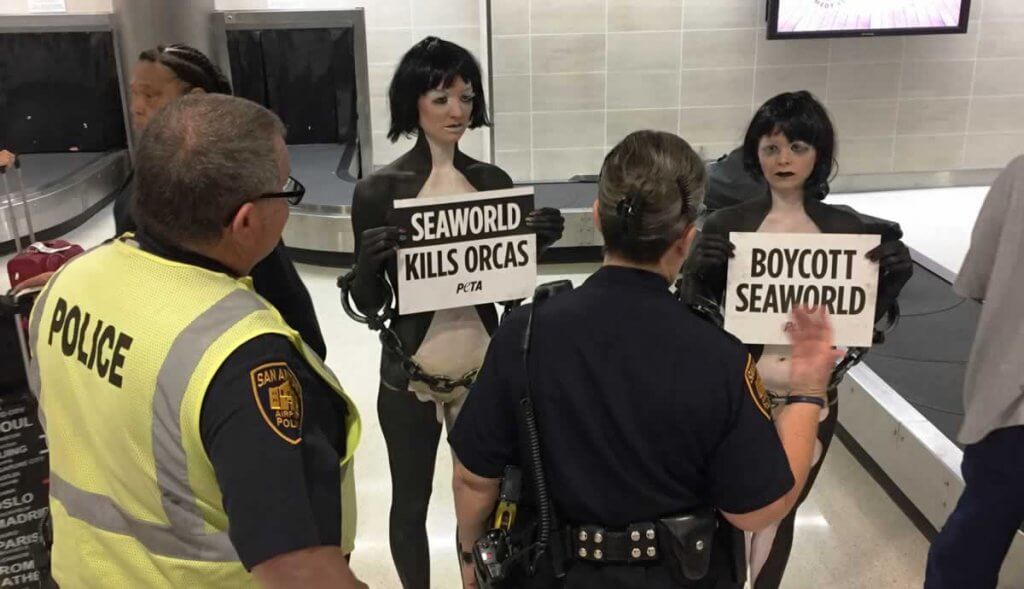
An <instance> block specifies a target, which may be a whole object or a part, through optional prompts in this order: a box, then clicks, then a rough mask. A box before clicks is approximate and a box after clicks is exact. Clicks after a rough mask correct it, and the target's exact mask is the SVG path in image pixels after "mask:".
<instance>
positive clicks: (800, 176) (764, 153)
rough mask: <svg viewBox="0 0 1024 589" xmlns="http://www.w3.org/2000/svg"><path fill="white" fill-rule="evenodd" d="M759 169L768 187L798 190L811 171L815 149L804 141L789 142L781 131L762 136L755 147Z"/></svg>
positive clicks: (777, 189) (816, 158)
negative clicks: (759, 164)
mask: <svg viewBox="0 0 1024 589" xmlns="http://www.w3.org/2000/svg"><path fill="white" fill-rule="evenodd" d="M757 157H758V160H759V161H760V162H761V171H762V172H763V173H764V177H765V179H766V180H767V181H768V185H769V186H771V188H772V190H776V191H779V190H782V191H792V190H802V189H803V187H804V184H806V182H807V179H808V178H810V177H811V173H812V172H814V164H815V163H816V162H817V161H818V152H817V150H816V149H814V146H812V145H811V144H809V143H807V142H806V141H799V140H798V141H793V142H790V140H789V138H788V137H786V136H785V135H784V134H783V133H775V134H773V135H765V136H764V137H762V138H761V141H760V143H759V144H758V148H757Z"/></svg>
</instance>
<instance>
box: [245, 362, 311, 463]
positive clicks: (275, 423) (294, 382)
mask: <svg viewBox="0 0 1024 589" xmlns="http://www.w3.org/2000/svg"><path fill="white" fill-rule="evenodd" d="M249 379H250V380H251V381H252V396H253V398H254V399H255V400H256V406H257V407H258V408H259V410H260V414H261V415H262V416H263V421H265V422H266V423H267V425H268V426H270V429H271V430H273V432H274V433H275V434H277V435H278V437H280V438H281V439H282V440H284V441H286V442H288V443H289V444H292V445H296V444H298V443H300V442H302V385H300V384H299V379H298V378H297V377H296V376H295V373H294V372H292V369H291V368H289V367H288V364H287V363H286V362H270V363H268V364H263V365H261V366H259V367H257V368H254V369H253V370H251V371H250V372H249Z"/></svg>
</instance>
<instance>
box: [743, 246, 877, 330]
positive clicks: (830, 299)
mask: <svg viewBox="0 0 1024 589" xmlns="http://www.w3.org/2000/svg"><path fill="white" fill-rule="evenodd" d="M880 239H881V238H880V237H879V236H877V235H830V234H814V233H787V234H781V233H732V234H730V235H729V240H730V241H732V243H733V244H734V245H735V246H736V256H735V257H734V258H733V259H732V260H730V262H729V280H728V285H727V287H726V297H725V329H726V330H728V331H729V332H730V333H732V334H733V335H735V336H736V337H738V338H739V339H740V340H742V341H743V342H744V343H748V344H788V343H789V339H788V337H787V336H786V329H787V327H788V326H789V322H790V320H791V319H790V314H791V312H792V310H793V307H795V306H796V305H810V306H818V305H823V306H824V307H825V309H826V310H827V311H828V314H829V316H830V320H831V322H832V329H833V330H834V332H835V340H836V344H837V345H841V346H870V345H871V335H872V329H873V327H874V324H875V294H876V291H877V289H878V264H876V263H874V262H872V261H870V260H868V259H867V258H865V257H864V255H865V254H866V253H867V252H869V251H871V249H872V248H874V247H875V246H877V245H878V244H879V242H880Z"/></svg>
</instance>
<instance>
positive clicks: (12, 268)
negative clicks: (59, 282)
mask: <svg viewBox="0 0 1024 589" xmlns="http://www.w3.org/2000/svg"><path fill="white" fill-rule="evenodd" d="M82 251H84V250H83V249H82V246H80V245H76V244H73V243H70V242H67V241H64V240H63V239H54V240H52V241H40V242H36V243H33V244H32V245H30V246H28V247H27V248H25V250H24V251H23V252H21V253H20V254H18V255H16V256H14V257H13V258H11V260H10V261H9V262H7V276H8V277H10V279H11V288H14V287H15V286H18V285H19V284H21V283H22V282H24V281H25V280H28V279H29V278H32V277H34V276H38V275H40V274H42V273H44V272H55V271H56V270H58V269H59V268H60V267H61V266H63V265H64V262H67V261H68V260H70V259H71V258H73V257H75V256H77V255H78V254H80V253H82Z"/></svg>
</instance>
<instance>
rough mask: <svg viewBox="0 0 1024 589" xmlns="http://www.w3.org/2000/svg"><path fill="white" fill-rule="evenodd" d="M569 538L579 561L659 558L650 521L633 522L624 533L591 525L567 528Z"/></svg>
mask: <svg viewBox="0 0 1024 589" xmlns="http://www.w3.org/2000/svg"><path fill="white" fill-rule="evenodd" d="M569 537H570V539H571V542H572V548H573V550H572V552H573V554H574V555H575V557H576V558H577V559H579V560H586V561H590V562H604V563H611V564H622V563H626V564H629V563H638V562H654V561H658V560H660V559H661V554H660V550H659V548H658V532H657V531H656V530H655V526H654V523H652V522H641V523H636V524H633V525H630V526H629V527H627V528H626V529H625V530H624V531H623V530H608V529H606V528H604V527H601V526H593V525H589V526H579V527H570V528H569Z"/></svg>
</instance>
